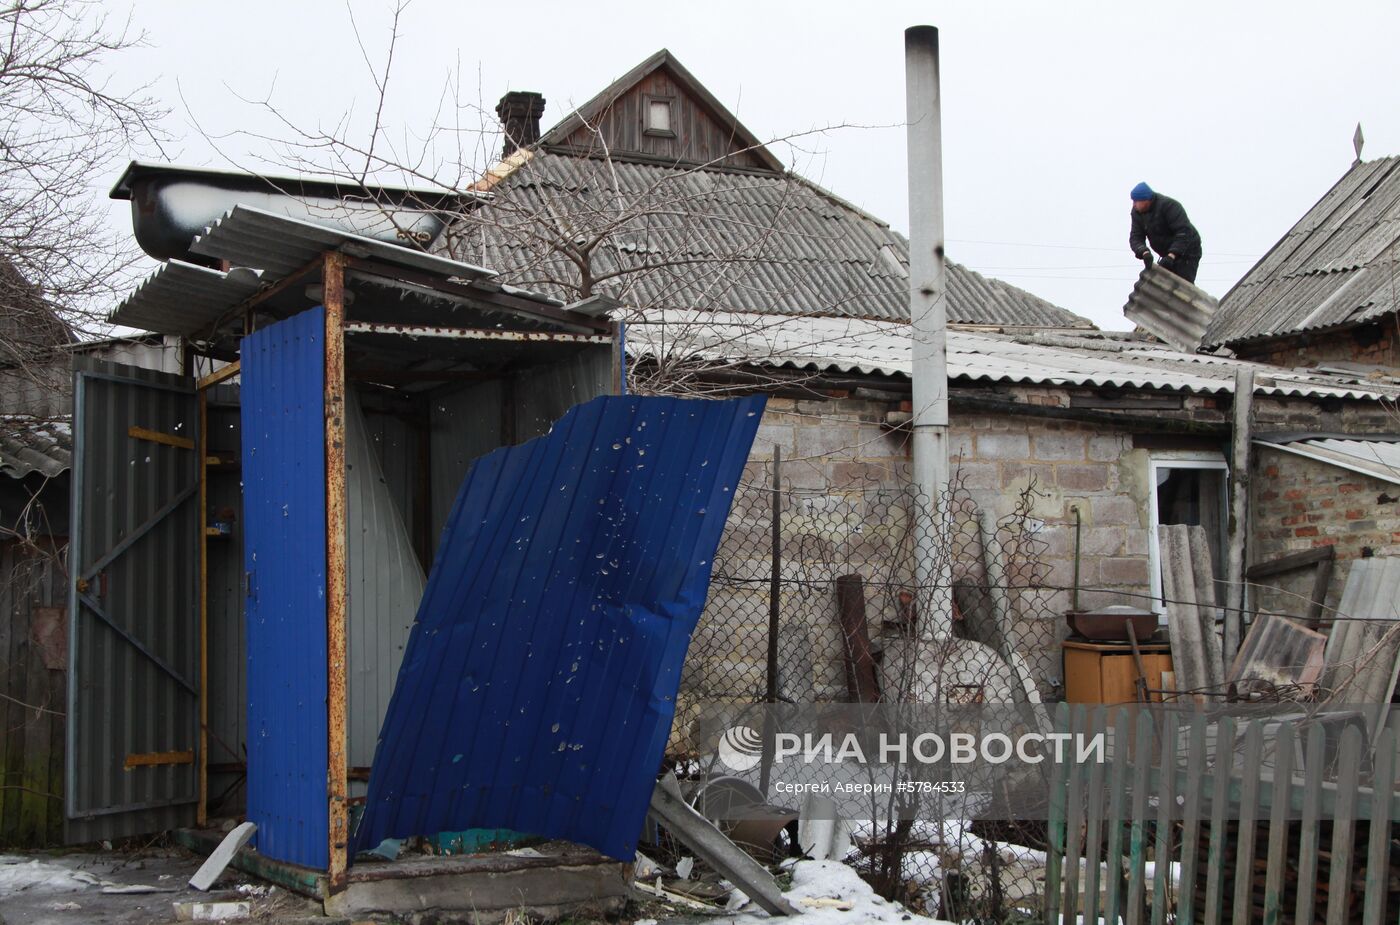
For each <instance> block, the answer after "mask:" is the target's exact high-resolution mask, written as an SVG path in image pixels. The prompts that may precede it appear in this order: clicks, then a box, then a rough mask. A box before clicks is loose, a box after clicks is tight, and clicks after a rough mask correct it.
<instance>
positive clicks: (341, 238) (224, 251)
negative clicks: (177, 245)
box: [190, 206, 495, 280]
mask: <svg viewBox="0 0 1400 925" xmlns="http://www.w3.org/2000/svg"><path fill="white" fill-rule="evenodd" d="M190 250H191V251H192V252H194V253H196V254H201V255H203V256H205V257H211V258H213V259H215V260H227V261H228V262H229V265H230V266H234V267H252V268H253V269H256V270H262V271H264V272H265V273H267V274H268V277H269V278H270V279H274V280H276V279H281V278H282V277H284V276H290V275H291V274H292V273H295V272H296V271H297V270H300V269H301V268H302V267H304V266H306V265H307V264H308V263H310V262H311V261H313V260H315V259H316V258H317V257H320V256H321V255H322V254H324V253H325V252H326V251H340V252H342V253H345V254H348V255H350V256H351V257H364V258H369V259H374V260H383V261H386V262H389V263H392V264H395V265H398V266H403V267H406V268H409V269H413V270H421V271H423V272H425V273H434V274H440V275H443V276H447V277H455V278H459V279H463V280H472V279H482V278H484V277H489V276H494V275H495V273H493V272H492V271H491V270H488V269H486V268H485V267H478V266H473V265H472V264H468V263H462V262H461V261H457V260H449V259H447V258H446V257H441V256H438V255H435V254H428V253H424V252H423V251H420V250H415V249H412V248H407V247H399V246H398V245H396V244H388V243H385V242H383V241H376V240H374V239H373V238H366V237H363V236H362V235H357V234H352V233H351V232H348V231H341V230H339V229H336V228H331V227H328V226H326V225H320V224H317V223H316V222H308V221H303V220H302V219H297V218H289V217H288V216H285V215H277V214H275V213H272V212H265V211H263V210H262V209H255V208H252V207H250V206H234V207H233V208H232V209H230V210H229V211H228V212H227V213H226V214H225V215H224V217H223V218H221V219H219V220H218V221H217V222H215V223H214V224H212V225H210V226H209V228H208V230H206V231H205V232H204V234H202V235H200V236H199V237H197V238H195V240H194V244H193V245H191V247H190Z"/></svg>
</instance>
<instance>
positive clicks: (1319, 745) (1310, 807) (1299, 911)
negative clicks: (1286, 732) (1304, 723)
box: [1294, 724, 1326, 922]
mask: <svg viewBox="0 0 1400 925" xmlns="http://www.w3.org/2000/svg"><path fill="white" fill-rule="evenodd" d="M1325 739H1326V734H1325V733H1324V732H1323V729H1322V726H1321V725H1318V724H1314V725H1313V727H1312V728H1311V729H1309V730H1308V746H1307V754H1306V756H1305V758H1304V763H1303V781H1304V784H1303V817H1302V826H1301V828H1302V833H1303V834H1302V838H1301V839H1299V843H1298V883H1300V884H1304V883H1315V882H1316V881H1317V848H1318V845H1317V839H1318V829H1317V820H1318V815H1319V813H1318V810H1319V809H1320V807H1321V804H1322V775H1323V771H1324V770H1325V765H1324V764H1323V744H1324V740H1325ZM1315 899H1316V892H1315V891H1313V890H1305V889H1301V888H1300V889H1299V890H1298V904H1297V908H1296V911H1295V913H1294V921H1297V922H1311V921H1312V920H1313V901H1314V900H1315Z"/></svg>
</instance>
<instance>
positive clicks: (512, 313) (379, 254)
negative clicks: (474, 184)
mask: <svg viewBox="0 0 1400 925" xmlns="http://www.w3.org/2000/svg"><path fill="white" fill-rule="evenodd" d="M191 250H193V251H194V252H196V253H199V254H202V255H204V256H207V257H210V258H213V259H217V260H224V261H227V262H228V263H229V264H230V265H231V266H232V267H233V268H234V269H232V270H231V271H229V272H228V273H222V272H219V271H218V270H211V269H209V268H207V267H201V266H196V265H195V264H191V263H185V262H183V261H179V260H169V261H166V262H165V263H164V264H162V265H161V266H160V267H159V268H158V269H157V270H156V271H155V272H154V273H152V274H151V275H150V276H148V277H147V278H146V279H145V280H143V281H142V282H141V284H140V285H139V286H137V288H136V289H135V290H134V291H133V292H132V293H131V294H130V295H129V296H127V297H126V299H124V300H123V301H122V303H121V304H120V305H118V306H117V308H116V310H115V311H114V312H113V313H112V315H111V316H110V319H109V320H110V321H111V322H112V323H113V324H120V325H124V326H127V327H132V328H138V329H140V330H145V331H155V332H158V333H161V334H179V335H184V336H195V337H198V336H206V337H207V336H210V335H211V334H212V333H213V331H214V328H215V327H216V326H217V325H218V324H219V322H220V321H221V320H226V319H227V317H228V316H229V314H230V312H232V311H233V310H234V309H236V308H238V307H239V306H240V305H242V304H243V303H244V301H246V300H247V299H248V298H249V297H250V296H252V295H253V294H255V293H257V292H258V291H259V290H260V289H262V288H263V287H264V286H266V285H269V284H272V283H276V282H277V281H279V280H282V279H284V278H286V277H287V276H290V275H291V274H293V273H294V272H296V271H297V270H300V269H301V268H302V267H304V266H306V265H307V264H309V263H311V262H312V261H313V260H316V259H317V258H319V257H320V256H321V255H322V254H324V253H325V252H326V251H339V252H340V253H343V254H347V255H349V256H351V257H357V258H364V259H365V260H367V261H369V262H370V263H369V264H367V265H366V267H365V268H364V269H368V268H369V267H370V266H373V268H374V269H375V274H380V273H382V274H386V275H371V276H366V275H365V274H364V273H362V272H361V269H362V268H360V267H354V266H352V267H351V269H350V271H349V274H348V276H349V278H351V279H352V280H353V281H354V282H355V283H356V288H358V289H360V290H362V291H361V292H360V293H359V294H360V295H361V296H362V297H363V301H362V303H361V304H362V305H363V304H366V303H369V302H370V301H371V296H372V295H374V293H373V292H371V290H372V289H373V288H375V287H378V288H379V289H385V288H386V287H387V288H388V289H390V290H393V295H392V298H389V299H387V300H386V299H385V298H383V297H380V298H379V299H378V301H379V302H381V303H386V304H389V305H390V310H392V311H393V313H394V317H395V318H397V319H398V320H402V321H405V322H407V323H419V324H422V323H429V321H428V320H425V318H436V317H440V316H441V313H440V312H439V313H437V314H433V313H431V312H429V314H428V315H427V316H423V312H422V311H418V314H413V312H414V311H415V309H413V308H412V307H411V306H410V305H409V304H408V301H407V296H408V295H411V296H413V297H414V298H415V299H417V300H419V301H428V302H431V301H432V300H433V299H437V300H438V301H439V302H440V301H442V300H445V299H449V298H451V299H453V300H455V302H454V304H455V303H458V302H461V301H462V300H463V299H468V298H469V297H470V299H471V300H473V304H474V305H475V306H476V307H477V308H479V309H480V310H481V311H482V312H495V314H493V315H492V318H493V319H495V318H496V316H497V315H499V316H500V318H502V319H504V320H506V321H513V322H515V323H521V318H524V321H525V322H528V323H531V324H542V325H546V326H553V327H558V326H560V324H561V323H572V322H569V321H568V320H567V319H564V320H563V321H562V322H560V321H559V320H554V321H551V320H550V318H544V319H543V320H541V318H537V317H535V316H534V315H532V314H531V312H544V311H554V309H555V308H556V307H557V306H558V303H557V302H555V301H554V300H553V299H550V298H549V297H547V296H543V295H540V294H538V293H533V292H527V291H525V290H523V289H519V288H517V287H514V286H509V285H503V284H502V283H501V282H500V281H499V280H497V279H495V278H494V277H495V273H494V272H493V271H491V270H488V269H485V268H484V267H479V266H474V265H472V264H469V263H462V262H461V261H457V260H450V259H448V258H446V257H443V256H440V255H437V254H428V253H424V252H423V251H421V250H416V249H412V248H407V247H399V246H397V245H394V244H388V243H385V242H382V241H376V240H373V239H370V238H366V237H362V236H360V235H356V234H352V233H350V232H346V231H341V230H338V229H335V228H329V227H326V226H323V225H318V224H316V223H314V222H307V221H302V220H300V219H295V218H289V217H287V216H285V215H276V214H274V213H271V212H264V211H262V210H260V209H255V208H251V207H248V206H241V205H240V206H235V207H234V208H233V209H231V210H230V211H229V212H228V213H226V214H225V215H224V216H223V217H222V218H221V219H219V220H218V221H217V222H215V223H214V224H213V225H211V226H209V228H208V229H207V230H206V231H205V233H204V234H203V235H201V236H199V237H198V238H197V239H196V241H195V244H194V246H193V247H192V248H191ZM396 272H397V273H401V274H402V275H403V276H404V277H405V278H406V279H407V280H408V281H406V282H405V281H400V280H399V279H398V277H396V276H394V277H393V278H391V276H393V274H394V273H396ZM318 278H319V277H309V278H308V281H309V282H314V281H315V280H316V279H318ZM433 283H450V284H454V285H456V286H457V288H456V289H454V290H453V293H450V294H444V293H440V292H434V291H432V289H431V285H430V284H433ZM293 289H294V290H296V291H294V292H288V293H283V294H281V296H280V298H281V299H282V301H284V302H285V301H287V300H289V299H290V300H293V301H295V302H296V305H297V306H299V307H304V305H302V303H304V302H306V301H307V298H309V297H307V298H302V296H301V295H300V294H299V293H300V292H301V290H300V289H297V287H293ZM405 294H407V295H405ZM298 300H299V301H298ZM504 300H509V301H510V303H511V304H506V301H504ZM274 301H275V300H274ZM528 303H533V304H528ZM268 304H273V303H268ZM535 306H540V308H538V309H537V308H535ZM299 307H298V309H297V310H299ZM522 313H523V314H522ZM579 324H592V322H591V320H590V319H588V318H586V317H584V318H581V319H580V321H579Z"/></svg>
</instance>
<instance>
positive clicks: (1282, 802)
mask: <svg viewBox="0 0 1400 925" xmlns="http://www.w3.org/2000/svg"><path fill="white" fill-rule="evenodd" d="M1296 743H1297V735H1296V732H1295V727H1294V725H1293V723H1291V722H1290V723H1283V724H1281V725H1280V726H1279V728H1278V732H1277V733H1276V734H1275V735H1274V785H1273V790H1272V792H1271V794H1270V800H1271V801H1272V804H1273V805H1272V806H1270V808H1269V857H1268V865H1267V871H1268V873H1267V877H1266V879H1265V881H1264V925H1279V920H1280V917H1281V915H1282V908H1283V872H1284V866H1285V864H1287V862H1288V856H1287V853H1286V851H1287V848H1288V817H1289V809H1290V807H1291V806H1292V805H1293V750H1294V747H1295V746H1296Z"/></svg>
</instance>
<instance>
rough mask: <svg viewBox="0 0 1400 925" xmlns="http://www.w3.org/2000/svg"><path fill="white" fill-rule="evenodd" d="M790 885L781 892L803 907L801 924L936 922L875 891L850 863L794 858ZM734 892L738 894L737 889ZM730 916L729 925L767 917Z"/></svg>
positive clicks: (914, 924)
mask: <svg viewBox="0 0 1400 925" xmlns="http://www.w3.org/2000/svg"><path fill="white" fill-rule="evenodd" d="M789 869H790V870H791V873H792V887H791V888H790V889H788V890H786V891H784V892H783V896H784V897H785V898H786V899H787V900H788V902H789V903H791V904H792V905H794V906H796V907H797V908H799V909H802V910H803V914H802V922H803V925H849V923H852V922H860V923H861V925H870V923H875V922H886V923H890V925H938V923H940V922H942V920H940V919H931V918H928V917H926V916H922V915H916V914H915V913H913V912H910V911H909V910H908V909H906V908H905V907H904V906H902V905H900V904H899V903H897V902H891V901H890V900H887V899H883V898H881V897H880V896H878V895H876V893H875V891H874V890H873V889H871V887H870V884H868V883H866V882H865V881H864V880H862V879H861V878H860V875H859V874H857V873H856V872H855V870H854V869H852V868H851V867H849V866H847V865H845V864H842V863H840V862H839V861H796V862H794V863H792V865H791V867H790V868H789ZM735 895H736V896H742V894H741V893H739V892H738V891H736V892H735ZM738 908H739V910H740V911H742V912H744V913H745V914H743V915H740V916H738V917H736V918H734V919H733V920H732V921H733V925H759V923H767V922H769V921H771V919H770V918H769V916H768V915H766V914H765V913H762V912H758V911H754V912H749V911H748V909H747V908H744V906H740V907H738Z"/></svg>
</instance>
